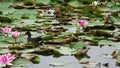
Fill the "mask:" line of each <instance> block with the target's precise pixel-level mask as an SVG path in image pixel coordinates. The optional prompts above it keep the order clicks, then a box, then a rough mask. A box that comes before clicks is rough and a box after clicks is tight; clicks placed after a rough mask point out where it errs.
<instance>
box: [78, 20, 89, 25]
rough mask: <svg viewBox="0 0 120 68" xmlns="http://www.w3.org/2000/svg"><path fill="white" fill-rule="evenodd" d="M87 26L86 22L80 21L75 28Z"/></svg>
mask: <svg viewBox="0 0 120 68" xmlns="http://www.w3.org/2000/svg"><path fill="white" fill-rule="evenodd" d="M86 25H87V21H86V20H80V21H79V22H78V23H77V26H82V27H84V26H86Z"/></svg>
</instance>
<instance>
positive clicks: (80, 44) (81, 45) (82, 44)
mask: <svg viewBox="0 0 120 68" xmlns="http://www.w3.org/2000/svg"><path fill="white" fill-rule="evenodd" d="M83 47H84V42H77V43H74V45H72V48H75V49H83Z"/></svg>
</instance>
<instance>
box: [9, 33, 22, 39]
mask: <svg viewBox="0 0 120 68" xmlns="http://www.w3.org/2000/svg"><path fill="white" fill-rule="evenodd" d="M11 34H12V37H13V38H14V39H17V38H18V37H19V35H20V33H19V32H17V31H14V32H12V33H11Z"/></svg>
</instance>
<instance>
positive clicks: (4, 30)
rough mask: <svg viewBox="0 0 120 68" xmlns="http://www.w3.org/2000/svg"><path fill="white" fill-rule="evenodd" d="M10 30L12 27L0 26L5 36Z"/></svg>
mask: <svg viewBox="0 0 120 68" xmlns="http://www.w3.org/2000/svg"><path fill="white" fill-rule="evenodd" d="M11 30H12V28H9V27H4V28H2V31H3V33H5V34H6V35H7V36H8V34H9V33H11Z"/></svg>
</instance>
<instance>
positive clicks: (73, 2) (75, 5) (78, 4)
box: [68, 1, 82, 7]
mask: <svg viewBox="0 0 120 68" xmlns="http://www.w3.org/2000/svg"><path fill="white" fill-rule="evenodd" d="M68 5H70V6H73V7H80V5H82V3H81V2H79V1H70V2H69V3H68Z"/></svg>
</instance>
